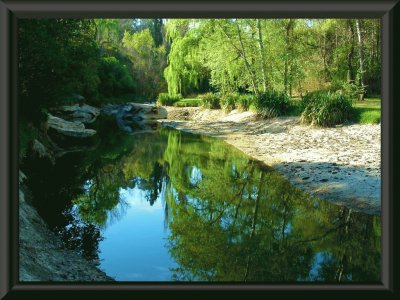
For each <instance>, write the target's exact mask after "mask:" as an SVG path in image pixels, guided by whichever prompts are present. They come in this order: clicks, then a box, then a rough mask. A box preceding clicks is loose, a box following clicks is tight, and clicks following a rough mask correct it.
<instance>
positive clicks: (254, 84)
mask: <svg viewBox="0 0 400 300" xmlns="http://www.w3.org/2000/svg"><path fill="white" fill-rule="evenodd" d="M236 28H237V32H238V37H239V42H240V47H241V54H242V58H243V61H244V64H245V66H246V69H247V72H249V74H250V79H251V84H252V86H253V91H254V93H255V94H258V90H257V85H256V78H255V75H254V73H253V71H252V70H251V68H250V64H249V62H248V60H247V56H246V50H245V49H244V44H243V39H242V34H241V32H240V27H239V23H237V22H236Z"/></svg>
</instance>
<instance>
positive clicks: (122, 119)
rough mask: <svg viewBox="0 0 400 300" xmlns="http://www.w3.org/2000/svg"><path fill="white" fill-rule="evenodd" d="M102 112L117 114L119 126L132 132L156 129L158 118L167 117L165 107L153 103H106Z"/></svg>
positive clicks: (110, 114) (116, 118)
mask: <svg viewBox="0 0 400 300" xmlns="http://www.w3.org/2000/svg"><path fill="white" fill-rule="evenodd" d="M102 112H103V113H104V114H106V115H109V116H115V120H116V123H117V125H118V127H119V128H120V129H121V130H123V131H126V132H130V133H138V132H147V131H152V130H155V129H156V128H157V127H158V122H157V120H159V119H166V118H167V111H166V109H165V108H163V107H159V106H156V105H151V104H140V103H126V104H122V105H106V106H105V107H103V108H102Z"/></svg>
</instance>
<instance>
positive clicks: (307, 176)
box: [159, 107, 381, 215]
mask: <svg viewBox="0 0 400 300" xmlns="http://www.w3.org/2000/svg"><path fill="white" fill-rule="evenodd" d="M164 108H165V109H166V110H167V111H168V119H166V120H159V122H160V123H161V124H162V125H163V126H168V127H173V128H176V129H178V130H182V131H186V132H190V133H194V134H202V135H207V136H212V137H216V138H220V139H222V140H224V141H225V142H227V143H228V144H230V145H232V146H234V147H236V148H237V149H239V150H241V151H242V152H244V153H245V154H247V155H249V156H250V157H252V158H254V159H257V160H260V161H262V162H264V163H265V164H267V165H269V166H272V167H273V168H274V169H276V170H277V171H278V172H280V173H281V174H282V175H283V176H284V177H285V178H286V179H288V180H289V181H290V182H291V183H292V184H293V185H294V186H296V187H299V188H300V189H302V190H303V191H305V192H307V193H309V194H311V195H313V196H317V197H319V198H320V199H323V200H327V201H329V202H331V203H334V204H337V205H342V206H346V207H348V208H351V209H354V210H355V211H360V212H364V213H367V214H374V215H380V211H381V196H380V190H381V180H380V179H381V177H380V176H381V169H380V168H381V135H380V134H381V130H380V124H377V125H375V124H373V125H372V124H366V125H360V124H348V125H339V126H336V127H333V128H317V127H312V126H309V125H302V124H301V123H300V119H299V117H278V118H274V119H267V120H265V119H259V118H258V117H257V116H256V115H255V114H254V113H252V112H239V111H237V110H234V111H232V112H230V113H228V114H225V113H223V112H222V111H221V110H209V109H201V108H198V107H188V108H177V107H164Z"/></svg>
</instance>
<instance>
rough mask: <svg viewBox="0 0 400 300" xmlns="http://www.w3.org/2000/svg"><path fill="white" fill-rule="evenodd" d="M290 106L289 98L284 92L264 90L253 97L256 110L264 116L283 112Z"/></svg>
mask: <svg viewBox="0 0 400 300" xmlns="http://www.w3.org/2000/svg"><path fill="white" fill-rule="evenodd" d="M289 107H290V98H289V97H288V96H287V95H286V94H285V93H279V92H275V91H269V92H264V93H261V94H259V95H257V96H256V97H255V99H254V108H255V110H256V112H257V113H258V114H259V115H260V116H262V117H264V118H274V117H278V116H280V115H283V114H285V113H286V112H287V111H288V110H289Z"/></svg>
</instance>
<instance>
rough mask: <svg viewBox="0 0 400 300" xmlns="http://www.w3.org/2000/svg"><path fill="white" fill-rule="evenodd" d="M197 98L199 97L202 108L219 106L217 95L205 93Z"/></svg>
mask: <svg viewBox="0 0 400 300" xmlns="http://www.w3.org/2000/svg"><path fill="white" fill-rule="evenodd" d="M198 98H199V99H201V101H202V105H201V106H202V107H204V108H210V109H215V108H221V106H220V103H219V97H218V95H216V94H213V93H207V94H204V95H201V96H199V97H198Z"/></svg>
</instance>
